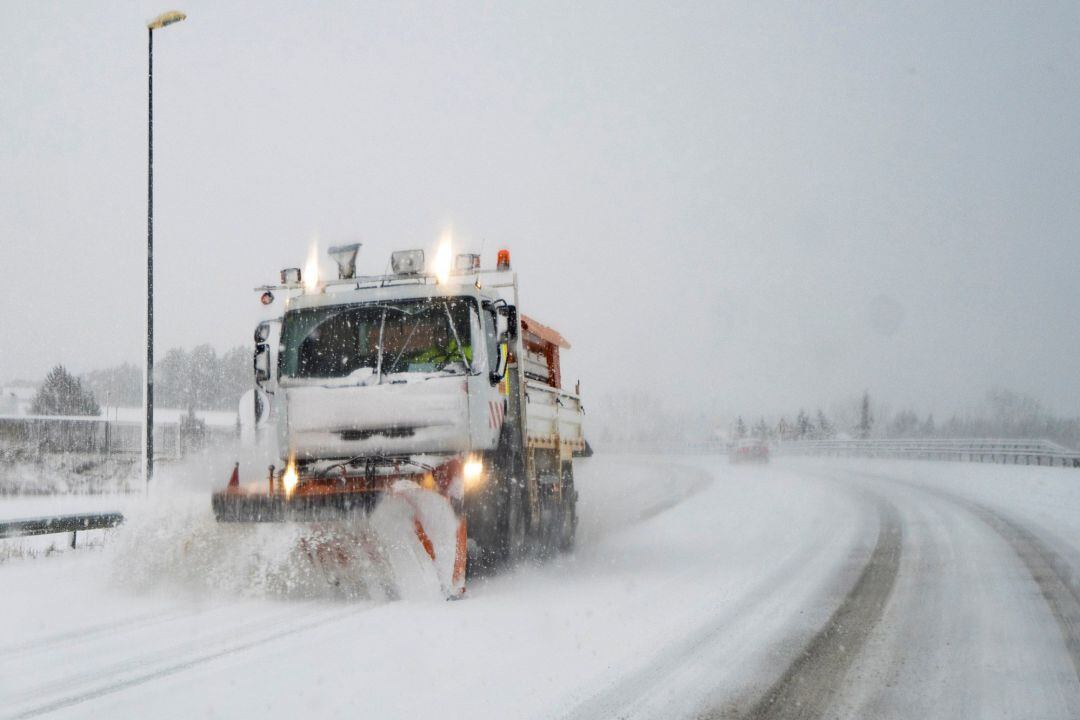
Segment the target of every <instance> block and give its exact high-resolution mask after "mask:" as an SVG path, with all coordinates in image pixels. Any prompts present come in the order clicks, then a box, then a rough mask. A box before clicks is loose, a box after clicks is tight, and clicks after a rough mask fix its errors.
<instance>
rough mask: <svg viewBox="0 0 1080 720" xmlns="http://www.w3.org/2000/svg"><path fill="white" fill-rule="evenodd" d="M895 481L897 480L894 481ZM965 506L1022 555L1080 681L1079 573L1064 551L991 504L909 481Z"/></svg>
mask: <svg viewBox="0 0 1080 720" xmlns="http://www.w3.org/2000/svg"><path fill="white" fill-rule="evenodd" d="M894 482H895V481H894ZM905 484H906V485H909V486H910V487H919V489H921V490H923V491H925V492H929V493H931V494H933V495H936V496H937V497H940V498H941V499H943V500H945V501H947V502H951V503H953V504H954V505H957V506H959V507H962V508H964V509H965V510H967V511H968V512H970V513H971V514H973V515H975V516H976V517H977V518H979V519H980V520H982V521H983V522H984V523H986V524H987V525H989V526H990V527H991V528H992V529H993V530H994V532H996V533H997V534H998V535H1000V536H1001V537H1002V538H1004V539H1005V541H1006V542H1007V543H1009V545H1010V546H1011V547H1012V549H1013V551H1014V552H1015V553H1016V554H1017V555H1018V556H1019V557H1020V560H1021V561H1022V562H1023V563H1024V566H1025V567H1026V568H1027V570H1028V572H1029V573H1031V577H1032V578H1033V579H1034V580H1035V584H1036V585H1038V587H1039V592H1040V593H1042V596H1043V599H1044V600H1045V601H1046V604H1047V605H1048V606H1049V607H1050V612H1051V613H1052V614H1053V616H1054V620H1056V621H1057V624H1058V626H1059V627H1060V628H1061V634H1062V636H1063V638H1064V640H1065V649H1066V650H1067V651H1068V653H1069V657H1070V659H1071V660H1072V664H1073V671H1074V672H1075V673H1076V678H1077V681H1080V585H1078V584H1077V582H1076V577H1077V573H1076V571H1075V570H1074V569H1073V568H1072V566H1071V565H1070V564H1069V562H1068V561H1067V560H1065V558H1064V557H1062V556H1061V554H1060V553H1058V552H1057V551H1055V550H1054V549H1053V548H1051V547H1050V546H1049V545H1048V544H1046V543H1045V542H1043V540H1042V539H1040V538H1039V537H1038V536H1037V535H1036V534H1035V533H1034V532H1032V531H1031V530H1029V529H1028V528H1026V527H1025V526H1024V525H1022V524H1020V523H1019V522H1017V521H1015V520H1012V519H1010V518H1008V517H1005V516H1004V515H1002V514H1001V513H998V512H997V511H995V510H991V509H990V508H989V507H987V506H985V505H982V504H980V503H977V502H975V501H973V500H968V499H967V498H963V497H959V496H956V495H953V494H951V493H948V492H946V491H943V490H938V489H936V488H926V487H921V486H915V485H911V484H910V483H905Z"/></svg>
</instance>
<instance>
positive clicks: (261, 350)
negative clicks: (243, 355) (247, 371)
mask: <svg viewBox="0 0 1080 720" xmlns="http://www.w3.org/2000/svg"><path fill="white" fill-rule="evenodd" d="M254 365H255V384H256V385H258V386H259V387H262V384H263V383H264V382H266V381H267V380H269V379H270V346H269V345H267V344H266V343H259V344H257V345H256V346H255V358H254Z"/></svg>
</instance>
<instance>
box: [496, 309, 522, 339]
mask: <svg viewBox="0 0 1080 720" xmlns="http://www.w3.org/2000/svg"><path fill="white" fill-rule="evenodd" d="M503 313H505V314H506V324H507V331H508V332H509V337H510V339H511V340H517V336H518V312H517V308H516V307H515V306H513V305H505V306H503V308H502V309H501V312H500V315H502V314H503Z"/></svg>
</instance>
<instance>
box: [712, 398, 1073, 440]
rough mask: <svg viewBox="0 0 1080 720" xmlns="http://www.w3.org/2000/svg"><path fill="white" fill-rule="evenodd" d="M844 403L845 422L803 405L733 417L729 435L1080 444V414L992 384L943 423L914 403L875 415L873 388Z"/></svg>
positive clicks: (738, 436)
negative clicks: (777, 414)
mask: <svg viewBox="0 0 1080 720" xmlns="http://www.w3.org/2000/svg"><path fill="white" fill-rule="evenodd" d="M841 409H842V410H843V412H842V413H840V415H841V417H842V418H847V420H846V422H833V421H831V420H830V419H829V418H828V417H827V416H826V415H825V413H824V412H822V411H821V410H818V411H817V413H816V415H815V416H811V415H809V414H808V413H807V412H806V411H805V410H803V409H800V410H799V411H798V413H796V414H795V419H794V421H792V420H789V419H787V418H786V417H781V418H779V419H778V420H777V421H776V422H775V423H769V422H766V421H765V419H764V418H761V419H760V420H758V422H757V423H755V424H754V425H753V427H751V428H748V427H747V424H746V422H744V420H743V418H742V417H741V416H740V417H738V418H736V420H735V422H734V423H732V426H731V436H732V437H733V438H735V439H741V438H744V437H747V436H753V437H760V438H763V439H766V440H783V441H787V440H827V439H831V438H835V437H837V436H838V434H839V433H844V434H845V435H847V436H849V437H853V438H869V437H882V438H893V439H901V438H952V439H959V438H1027V439H1043V440H1050V441H1053V442H1056V443H1058V444H1060V445H1064V446H1065V447H1069V448H1080V418H1067V417H1058V416H1056V415H1054V414H1053V413H1051V412H1049V411H1047V410H1046V409H1045V408H1043V406H1042V405H1041V404H1040V403H1039V402H1038V401H1037V400H1035V399H1033V398H1031V397H1028V396H1026V395H1022V394H1020V393H1016V392H1013V391H1011V390H1000V389H999V390H991V391H990V392H988V393H987V394H986V399H985V401H984V402H983V403H982V406H981V407H979V408H978V409H976V410H972V411H968V412H966V413H955V414H953V415H952V416H951V417H949V419H948V420H946V421H945V422H943V423H939V422H937V420H935V418H934V414H933V413H929V414H927V415H925V416H920V415H918V414H917V413H916V412H915V411H914V410H911V409H903V410H900V411H898V412H896V413H892V414H890V413H888V412H886V411H883V410H880V409H879V411H878V412H879V413H880V415H881V417H880V418H878V417H875V412H874V408H873V404H872V403H871V399H870V394H869V393H865V392H864V393H863V394H862V396H861V397H860V398H859V399H858V400H855V401H849V403H847V404H844V405H843V406H842V408H841Z"/></svg>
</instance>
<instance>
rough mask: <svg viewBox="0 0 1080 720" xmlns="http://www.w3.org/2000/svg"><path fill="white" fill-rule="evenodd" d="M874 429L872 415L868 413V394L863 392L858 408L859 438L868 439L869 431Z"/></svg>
mask: <svg viewBox="0 0 1080 720" xmlns="http://www.w3.org/2000/svg"><path fill="white" fill-rule="evenodd" d="M873 428H874V415H873V413H872V412H871V411H870V392H869V391H865V390H864V391H863V396H862V403H861V404H860V406H859V425H858V431H859V437H860V438H862V439H864V440H865V439H867V438H869V437H870V431H871V430H873Z"/></svg>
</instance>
